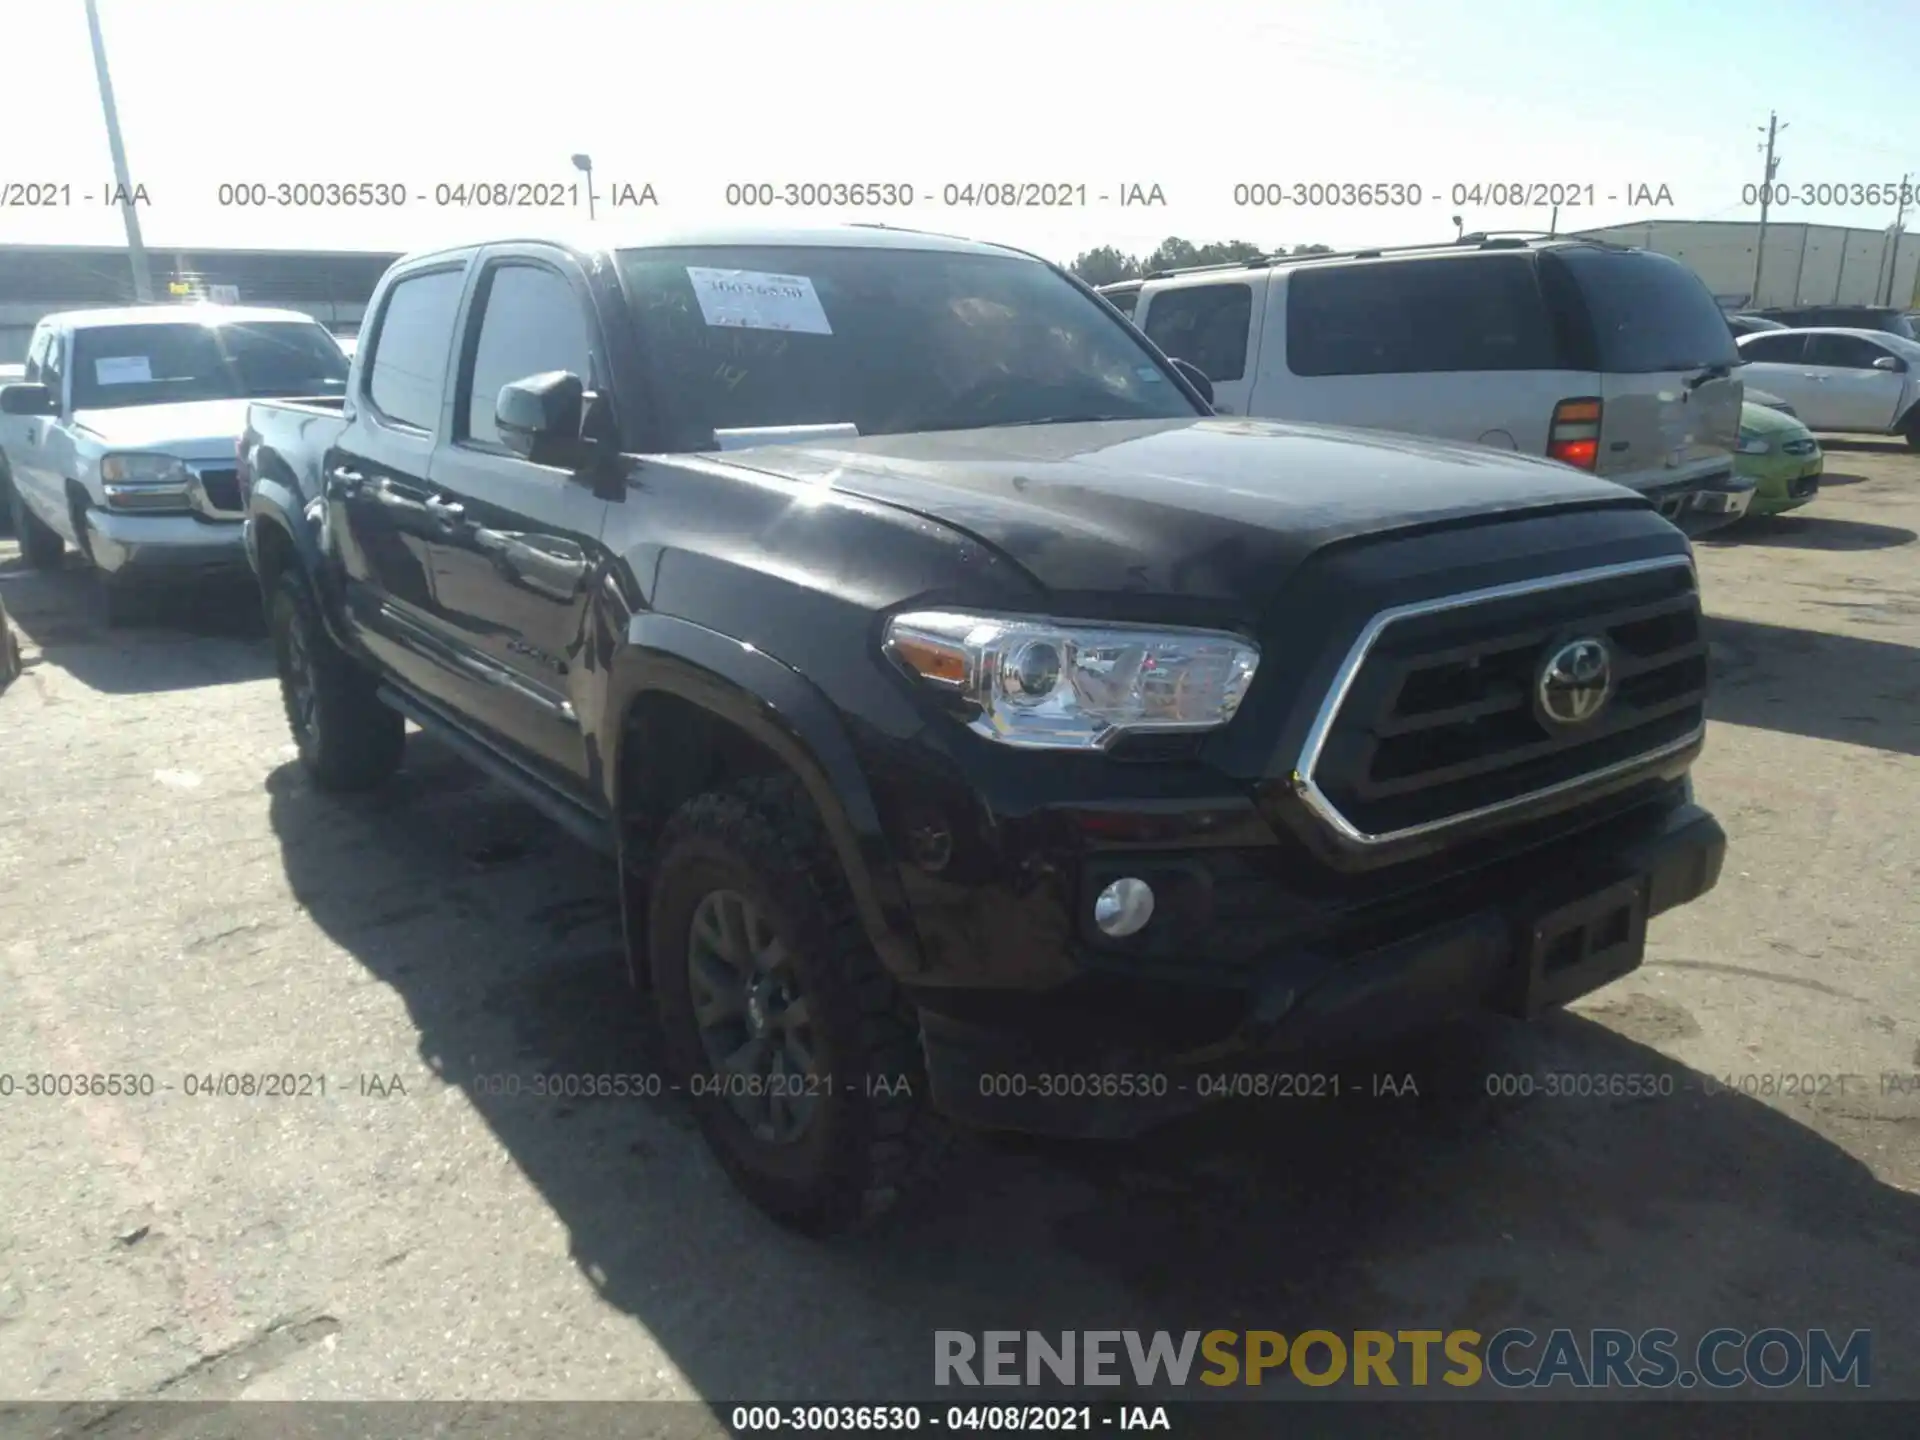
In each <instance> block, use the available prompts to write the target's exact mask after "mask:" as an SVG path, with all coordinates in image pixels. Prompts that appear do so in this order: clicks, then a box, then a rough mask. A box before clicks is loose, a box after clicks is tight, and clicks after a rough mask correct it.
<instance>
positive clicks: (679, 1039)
mask: <svg viewBox="0 0 1920 1440" xmlns="http://www.w3.org/2000/svg"><path fill="white" fill-rule="evenodd" d="M370 315H371V320H370V322H369V323H368V325H367V326H366V329H365V336H364V341H363V344H362V346H361V348H360V350H359V353H358V354H357V355H356V356H355V358H354V362H353V368H352V372H351V374H350V376H349V380H348V385H347V393H346V395H345V397H344V398H343V399H341V398H336V399H333V400H327V401H318V402H314V403H301V402H270V403H259V404H255V405H254V406H253V407H252V410H251V414H250V416H249V420H248V425H247V430H246V433H245V435H244V437H243V438H242V440H241V442H240V455H239V460H240V466H241V473H242V483H243V485H244V486H245V488H246V490H247V501H246V508H247V521H246V537H247V547H248V553H249V555H250V557H251V560H252V563H253V565H254V567H255V569H256V571H257V572H258V575H259V579H260V585H261V589H262V591H263V593H264V596H265V599H266V604H267V607H268V610H269V614H270V618H271V624H272V631H273V636H274V642H275V646H276V650H277V654H278V661H279V670H280V676H281V683H282V686H283V689H284V692H285V698H286V709H287V714H288V718H289V721H290V723H291V725H292V729H293V733H294V737H295V739H296V740H297V742H298V745H299V750H300V755H301V758H302V760H303V761H304V763H305V766H306V768H307V770H308V771H309V772H310V773H311V775H312V778H313V782H314V783H315V784H316V785H319V786H322V787H326V788H333V789H351V788H356V787H362V786H370V785H374V784H376V783H378V782H379V781H381V780H382V779H383V778H384V777H386V776H387V775H388V774H389V773H390V772H392V771H393V770H394V769H395V767H396V766H398V765H399V764H400V763H401V760H402V752H403V748H404V739H405V734H406V731H405V728H404V725H403V719H402V717H403V716H404V717H410V718H411V719H412V720H413V721H415V722H416V723H417V724H418V725H419V726H420V727H422V729H424V730H425V731H427V732H429V733H430V734H432V735H433V736H435V737H437V739H438V740H439V741H441V742H442V743H444V744H446V745H448V746H451V747H453V748H454V749H455V750H457V751H460V752H462V753H464V754H465V755H466V756H467V757H469V758H471V759H472V760H473V761H474V762H475V763H477V764H478V765H480V766H482V767H484V768H485V769H486V770H487V771H489V772H491V773H492V774H493V775H494V776H496V777H498V778H499V779H500V780H502V781H504V782H505V783H506V784H508V785H510V786H512V787H513V788H515V789H516V790H518V791H519V792H520V793H521V794H522V795H524V796H525V797H526V798H527V799H528V800H529V801H531V802H532V803H533V804H535V805H537V806H539V807H540V808H541V809H543V810H545V811H546V812H548V813H549V814H550V815H552V816H553V817H554V818H555V819H556V820H558V821H559V822H560V823H562V824H563V825H565V826H566V827H567V828H569V829H570V830H572V831H573V832H574V833H575V834H577V835H578V836H580V837H581V838H583V839H584V840H586V841H587V842H589V843H590V844H592V845H594V846H597V847H599V848H600V849H601V850H602V851H604V852H605V853H607V854H608V855H609V856H610V857H612V858H613V860H614V861H615V863H616V864H617V867H618V874H619V876H620V877H621V881H622V898H623V906H624V915H625V932H626V948H627V955H628V964H629V967H630V969H631V971H632V973H633V978H634V980H635V982H636V983H637V984H638V985H640V986H642V987H643V988H650V989H651V991H652V992H653V995H654V998H655V1003H656V1004H657V1007H658V1010H659V1014H660V1018H661V1021H662V1025H663V1030H664V1035H665V1044H666V1045H667V1047H668V1051H669V1053H668V1057H667V1058H668V1061H669V1063H670V1066H671V1068H672V1070H673V1071H674V1072H675V1076H674V1080H673V1083H675V1084H678V1085H679V1086H680V1087H681V1088H682V1089H683V1090H684V1091H685V1092H686V1093H687V1094H689V1095H690V1096H691V1097H692V1104H693V1105H694V1107H695V1109H696V1111H697V1113H698V1115H699V1118H700V1121H701V1123H702V1125H703V1127H704V1128H705V1130H706V1133H707V1135H708V1137H709V1139H710V1140H711V1142H712V1143H713V1145H714V1147H715V1149H716V1151H717V1153H718V1154H719V1155H720V1157H721V1158H722V1160H723V1162H724V1163H725V1165H726V1166H727V1168H728V1169H729V1171H730V1172H731V1174H732V1175H733V1176H734V1178H735V1179H736V1180H737V1181H738V1182H739V1183H740V1184H741V1186H742V1187H743V1188H744V1189H745V1190H746V1191H748V1192H749V1193H750V1194H751V1195H752V1196H753V1197H754V1198H755V1199H756V1200H757V1201H758V1202H759V1203H761V1204H762V1205H764V1206H765V1207H766V1208H767V1209H769V1210H770V1211H771V1212H773V1213H774V1214H775V1215H777V1216H779V1217H781V1218H782V1219H784V1220H786V1221H788V1222H790V1223H793V1224H795V1225H797V1226H800V1227H802V1228H805V1229H810V1230H815V1231H819V1230H826V1229H832V1228H837V1227H840V1226H843V1225H845V1224H849V1223H856V1222H858V1221H859V1220H861V1219H863V1218H866V1217H869V1216H871V1215H874V1214H877V1213H878V1212H879V1211H880V1210H881V1209H883V1208H884V1207H885V1205H886V1204H887V1202H889V1201H890V1200H891V1199H892V1198H893V1197H894V1195H895V1193H896V1192H897V1191H898V1190H899V1189H900V1188H901V1187H902V1186H903V1185H904V1184H905V1183H906V1182H907V1181H908V1180H909V1179H910V1178H911V1177H913V1176H914V1175H916V1174H920V1173H924V1172H925V1170H926V1169H927V1168H928V1165H929V1162H930V1161H931V1159H932V1158H933V1157H934V1156H936V1155H937V1154H938V1153H939V1152H940V1149H941V1146H940V1144H939V1139H940V1137H941V1135H943V1134H946V1133H950V1130H949V1127H948V1126H947V1125H946V1124H945V1123H944V1122H946V1121H952V1120H958V1121H960V1122H963V1123H966V1124H971V1125H974V1126H983V1127H989V1128H991V1127H999V1128H1010V1129H1023V1130H1030V1131H1043V1132H1050V1133H1056V1134H1070V1135H1121V1134H1126V1133H1130V1132H1133V1131H1135V1130H1138V1129H1140V1128H1143V1127H1145V1126H1147V1125H1149V1124H1152V1123H1154V1122H1156V1121H1159V1120H1161V1119H1164V1118H1165V1117H1167V1116H1168V1115H1170V1114H1173V1113H1176V1112H1178V1111H1180V1110H1182V1109H1185V1108H1188V1107H1191V1106H1193V1105H1195V1104H1197V1103H1199V1102H1200V1101H1201V1100H1202V1099H1204V1098H1205V1097H1208V1096H1210V1095H1213V1094H1217V1093H1222V1092H1230V1091H1231V1090H1232V1088H1233V1086H1232V1084H1231V1083H1229V1082H1231V1081H1232V1080H1233V1078H1234V1077H1235V1076H1246V1075H1247V1074H1248V1073H1249V1072H1252V1071H1255V1070H1258V1071H1259V1072H1260V1073H1266V1072H1267V1070H1268V1069H1269V1068H1270V1066H1271V1063H1272V1061H1273V1057H1275V1056H1283V1055H1287V1054H1296V1055H1297V1054H1301V1053H1308V1052H1317V1051H1319V1050H1320V1049H1321V1048H1322V1047H1326V1046H1342V1045H1347V1044H1350V1043H1361V1044H1365V1045H1368V1046H1374V1045H1377V1044H1379V1043H1380V1042H1381V1041H1382V1040H1384V1039H1385V1038H1386V1037H1389V1036H1392V1035H1395V1034H1397V1033H1399V1032H1401V1031H1402V1030H1404V1029H1405V1028H1406V1027H1409V1026H1417V1025H1420V1024H1423V1023H1426V1022H1429V1021H1432V1020H1435V1019H1438V1018H1440V1017H1442V1016H1445V1015H1447V1014H1449V1013H1453V1012H1457V1011H1460V1010H1464V1009H1471V1008H1478V1007H1491V1008H1495V1009H1498V1010H1501V1011H1504V1012H1506V1013H1510V1014H1514V1015H1518V1016H1530V1015H1533V1014H1536V1013H1537V1012H1539V1011H1540V1010H1541V1009H1542V1008H1544V1007H1549V1006H1554V1005H1559V1004H1563V1003H1565V1002H1566V1001H1568V1000H1571V999H1573V998H1574V997H1576V996H1579V995H1582V994H1584V993H1586V992H1588V991H1591V990H1593V989H1594V988H1596V987H1598V986H1600V985H1603V984H1605V983H1607V982H1609V981H1611V980H1613V979H1615V978H1617V977H1618V976H1620V975H1622V974H1623V973H1625V972H1627V971H1629V970H1631V969H1632V968H1633V967H1634V966H1635V965H1637V964H1638V963H1639V961H1640V958H1641V954H1642V950H1643V946H1644V943H1645V935H1646V925H1647V921H1648V919H1649V917H1650V916H1653V915H1656V914H1659V913H1660V912H1662V911H1665V910H1668V909H1671V908H1672V907H1674V906H1676V905H1681V904H1684V903H1686V902H1687V901H1689V900H1692V899H1694V898H1695V897H1696V896H1698V895H1700V894H1702V893H1703V892H1704V891H1706V890H1708V889H1709V888H1710V887H1712V885H1713V884H1714V883H1715V881H1716V879H1717V878H1718V875H1719V871H1720V867H1721V863H1722V859H1723V856H1724V853H1725V837H1724V835H1723V833H1722V831H1721V829H1720V827H1719V826H1718V825H1717V824H1716V822H1715V821H1714V819H1713V817H1712V816H1711V815H1709V814H1707V813H1706V812H1705V811H1704V810H1701V809H1699V808H1697V807H1696V806H1695V805H1694V803H1693V796H1692V788H1691V782H1690V780H1689V767H1690V765H1691V764H1692V762H1693V760H1694V757H1695V756H1696V754H1697V753H1698V752H1699V749H1700V746H1701V742H1702V736H1703V732H1704V729H1705V714H1704V701H1705V693H1706V685H1707V654H1706V645H1705V641H1704V636H1703V634H1702V630H1701V619H1700V604H1699V597H1698V594H1697V589H1696V578H1695V572H1694V566H1693V560H1692V554H1691V551H1690V549H1689V546H1688V543H1687V541H1686V539H1685V538H1684V537H1683V536H1682V535H1681V534H1680V532H1679V531H1678V530H1676V529H1675V528H1674V527H1673V526H1672V525H1670V524H1668V523H1667V522H1666V521H1665V520H1663V519H1661V518H1660V517H1659V516H1658V515H1657V514H1656V513H1655V512H1654V511H1653V510H1652V509H1650V508H1649V507H1648V505H1647V503H1646V502H1645V501H1644V500H1643V499H1641V498H1640V497H1638V496H1637V495H1635V494H1633V493H1632V492H1630V491H1627V490H1625V489H1622V488H1620V487H1618V486H1615V485H1611V484H1608V483H1606V482H1604V481H1600V480H1596V479H1594V478H1592V477H1590V476H1587V475H1583V474H1580V473H1578V472H1577V471H1575V470H1573V469H1571V468H1569V467H1564V466H1561V465H1557V464H1555V463H1552V462H1550V461H1544V460H1533V459H1525V458H1520V457H1514V456H1506V455H1501V454H1497V453H1495V452H1492V451H1488V450H1483V449H1479V448H1466V447H1459V446H1452V445H1448V444H1445V443H1440V442H1427V441H1420V440H1412V439H1408V438H1406V437H1403V436H1394V435H1388V434H1384V433H1374V432H1361V431H1346V430H1337V429H1328V428H1319V427H1313V426H1303V425H1296V424H1285V425H1283V424H1272V423H1265V422H1258V421H1247V420H1239V419H1226V418H1219V417H1214V416H1212V415H1211V414H1210V412H1209V407H1208V405H1207V403H1206V401H1205V399H1204V391H1205V381H1204V379H1196V378H1194V376H1193V375H1191V374H1189V372H1187V371H1186V370H1184V369H1183V368H1182V367H1180V366H1179V365H1177V364H1176V363H1174V362H1172V361H1169V360H1168V359H1167V358H1166V357H1165V356H1163V355H1162V354H1161V353H1160V352H1158V351H1157V350H1155V349H1154V348H1153V347H1152V346H1151V345H1150V344H1149V343H1148V342H1147V341H1146V340H1145V339H1144V338H1143V337H1142V336H1141V335H1140V334H1139V333H1138V332H1137V331H1136V330H1134V329H1133V328H1132V327H1131V326H1130V325H1128V324H1127V323H1126V322H1125V321H1124V320H1123V319H1122V318H1121V317H1120V316H1119V314H1118V313H1117V312H1116V311H1114V310H1113V309H1112V308H1111V307H1110V306H1109V305H1107V304H1106V303H1105V302H1104V301H1102V300H1101V299H1099V298H1098V297H1097V296H1095V295H1094V294H1093V293H1092V292H1091V291H1089V290H1088V289H1087V288H1086V287H1085V286H1083V285H1081V284H1080V283H1079V282H1078V281H1077V280H1075V279H1073V278H1071V277H1070V276H1068V275H1067V274H1066V273H1064V272H1063V271H1061V270H1060V269H1058V268H1057V267H1055V266H1053V265H1051V264H1049V263H1047V262H1045V261H1042V260H1040V259H1037V258H1035V257H1033V256H1030V255H1026V254H1023V253H1020V252H1017V251H1013V250H1007V249H1002V248H999V247H995V246H990V245H985V244H976V243H972V242H968V241H961V240H954V239H948V238H943V237H935V236H927V235H921V234H915V233H909V232H902V231H897V230H890V229H886V228H880V227H852V228H848V229H844V230H809V231H798V232H791V233H786V232H768V231H758V232H745V233H734V232H721V231H708V232H700V233H667V234H655V235H652V236H649V237H646V238H644V239H641V240H637V241H636V242H635V243H634V244H632V245H631V246H611V247H609V246H605V245H594V246H579V245H573V244H569V243H566V242H564V241H562V240H557V239H548V240H508V241H502V242H500V243H497V244H486V245H480V246H475V247H470V248H463V249H453V250H445V251H440V252H437V253H432V254H423V255H417V256H412V257H409V258H407V259H406V260H404V261H402V262H401V263H399V264H398V265H396V266H395V267H394V268H393V269H392V270H391V271H390V272H389V273H388V274H387V276H386V278H385V280H384V281H383V282H382V284H381V285H380V288H379V291H378V293H377V294H376V295H375V297H374V299H373V302H372V305H371V308H370Z"/></svg>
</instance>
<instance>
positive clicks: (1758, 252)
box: [1747, 110, 1800, 308]
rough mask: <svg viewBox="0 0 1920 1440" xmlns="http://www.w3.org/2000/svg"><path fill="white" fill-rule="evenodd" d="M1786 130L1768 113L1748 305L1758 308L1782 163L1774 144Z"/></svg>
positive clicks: (1795, 297)
mask: <svg viewBox="0 0 1920 1440" xmlns="http://www.w3.org/2000/svg"><path fill="white" fill-rule="evenodd" d="M1786 128H1787V127H1786V126H1784V125H1782V124H1781V123H1780V117H1779V116H1778V115H1777V114H1775V113H1774V112H1773V111H1771V110H1769V111H1768V112H1767V178H1766V181H1765V183H1764V184H1762V185H1761V187H1760V237H1759V239H1758V240H1757V241H1755V242H1754V247H1753V293H1752V294H1751V295H1749V296H1748V297H1747V304H1748V305H1750V306H1754V307H1756V308H1757V307H1758V306H1759V304H1760V264H1761V262H1762V261H1763V260H1765V259H1766V258H1767V207H1768V206H1769V205H1771V204H1772V203H1773V177H1774V175H1775V174H1777V173H1778V172H1779V169H1780V162H1779V161H1778V160H1777V159H1775V158H1774V154H1773V142H1774V138H1775V137H1776V136H1777V135H1778V134H1779V133H1780V132H1781V131H1782V130H1784V129H1786ZM1799 299H1800V297H1799V296H1798V295H1796V296H1794V297H1793V301H1794V303H1798V301H1799Z"/></svg>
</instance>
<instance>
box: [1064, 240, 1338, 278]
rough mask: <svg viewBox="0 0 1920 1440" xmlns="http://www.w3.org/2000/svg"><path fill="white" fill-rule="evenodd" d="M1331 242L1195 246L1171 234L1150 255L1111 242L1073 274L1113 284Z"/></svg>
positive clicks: (1079, 259)
mask: <svg viewBox="0 0 1920 1440" xmlns="http://www.w3.org/2000/svg"><path fill="white" fill-rule="evenodd" d="M1332 251H1333V247H1332V246H1331V245H1296V246H1294V247H1293V249H1292V250H1288V249H1287V247H1286V246H1284V245H1255V244H1254V243H1253V242H1252V241H1250V240H1215V241H1212V242H1210V243H1208V244H1205V245H1196V244H1194V243H1193V242H1192V241H1191V240H1182V239H1181V238H1180V237H1179V236H1178V235H1169V236H1168V237H1167V238H1166V239H1165V240H1162V241H1161V242H1160V244H1159V245H1158V246H1157V247H1156V248H1155V249H1154V251H1153V252H1152V253H1151V254H1149V255H1144V256H1141V255H1127V254H1124V253H1122V252H1121V251H1120V250H1117V249H1115V248H1114V247H1113V246H1111V245H1102V246H1100V247H1099V248H1098V249H1096V250H1087V251H1084V252H1083V253H1081V254H1080V255H1078V256H1076V257H1075V259H1074V262H1073V265H1072V266H1071V269H1072V270H1073V273H1074V274H1076V275H1078V276H1079V277H1080V278H1081V279H1082V280H1084V281H1086V282H1087V283H1088V284H1089V285H1111V284H1113V283H1114V282H1115V281H1116V280H1138V279H1139V278H1140V277H1141V276H1142V275H1151V274H1152V273H1153V272H1154V271H1156V270H1179V269H1182V268H1184V267H1186V266H1189V265H1226V264H1231V263H1232V262H1234V261H1236V260H1258V259H1261V258H1262V257H1263V256H1267V255H1289V254H1291V255H1326V254H1331V253H1332Z"/></svg>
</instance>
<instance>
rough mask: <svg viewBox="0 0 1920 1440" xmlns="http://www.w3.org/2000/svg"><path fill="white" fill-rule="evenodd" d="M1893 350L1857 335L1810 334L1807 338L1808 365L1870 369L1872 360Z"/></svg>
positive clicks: (1880, 357)
mask: <svg viewBox="0 0 1920 1440" xmlns="http://www.w3.org/2000/svg"><path fill="white" fill-rule="evenodd" d="M1892 353H1893V352H1892V351H1891V350H1888V349H1887V348H1886V347H1885V346H1883V345H1876V344H1874V343H1873V342H1872V341H1871V340H1862V339H1861V338H1860V337H1859V336H1858V335H1812V336H1809V337H1808V339H1807V361H1806V363H1807V364H1809V365H1832V366H1835V367H1837V368H1839V369H1842V370H1871V369H1872V368H1873V362H1874V361H1876V360H1884V359H1886V357H1887V356H1889V355H1891V354H1892Z"/></svg>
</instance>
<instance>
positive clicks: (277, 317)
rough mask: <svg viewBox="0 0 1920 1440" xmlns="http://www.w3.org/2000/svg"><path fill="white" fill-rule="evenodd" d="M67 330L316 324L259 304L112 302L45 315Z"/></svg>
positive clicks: (304, 316) (299, 315)
mask: <svg viewBox="0 0 1920 1440" xmlns="http://www.w3.org/2000/svg"><path fill="white" fill-rule="evenodd" d="M45 318H46V320H47V321H48V322H49V323H51V324H56V325H61V326H64V327H65V328H66V329H69V330H91V329H94V328H96V327H99V326H106V325H171V324H182V325H241V324H248V323H252V324H260V323H262V322H267V321H278V322H281V323H286V322H292V323H295V324H301V323H306V324H318V323H319V322H318V321H316V320H314V318H313V317H312V316H311V315H307V314H303V313H302V312H300V311H298V310H275V309H269V308H267V307H265V306H260V305H213V304H206V303H198V302H195V303H187V304H158V305H114V306H108V307H104V308H101V309H97V310H61V311H58V312H56V313H54V314H52V315H48V316H47V317H45Z"/></svg>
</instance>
